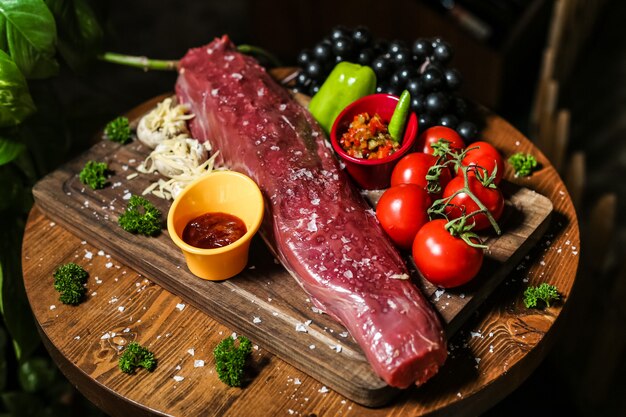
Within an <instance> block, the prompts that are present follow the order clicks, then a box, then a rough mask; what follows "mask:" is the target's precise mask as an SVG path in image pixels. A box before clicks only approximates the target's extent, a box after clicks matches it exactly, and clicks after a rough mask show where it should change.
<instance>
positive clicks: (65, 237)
mask: <svg viewBox="0 0 626 417" xmlns="http://www.w3.org/2000/svg"><path fill="white" fill-rule="evenodd" d="M131 113H132V112H131ZM483 136H484V137H485V138H486V139H487V140H489V141H490V142H492V143H493V144H495V145H496V146H497V147H498V148H499V149H500V150H501V152H502V153H503V155H504V156H505V157H508V156H510V155H511V154H513V153H515V152H520V151H521V152H530V153H532V154H533V155H535V156H536V157H537V159H538V160H539V162H540V164H541V166H540V169H539V170H537V171H536V172H535V173H533V175H532V176H531V177H528V178H514V177H513V175H512V172H511V169H510V167H509V166H508V164H507V168H506V172H505V178H506V179H508V180H509V181H510V182H513V183H517V184H519V185H522V186H525V187H528V188H530V189H533V190H535V191H537V192H538V193H541V194H543V195H545V196H547V197H548V198H549V199H550V200H551V201H552V203H553V205H554V212H553V215H552V220H551V224H550V227H549V229H548V231H547V232H546V234H545V235H544V237H543V238H542V240H541V241H540V242H539V244H538V245H536V246H535V247H534V248H533V249H532V250H531V251H530V253H529V254H528V255H527V256H526V257H525V260H524V261H523V262H522V263H521V264H520V265H519V266H518V267H517V268H516V269H515V271H514V272H513V273H511V274H510V276H509V277H508V278H507V279H506V280H505V282H503V283H502V284H501V285H500V286H499V287H498V288H497V289H496V291H495V292H494V293H493V294H492V295H491V296H490V297H489V298H488V299H487V301H486V302H485V303H483V305H482V306H481V307H480V308H479V309H478V311H477V313H476V314H475V315H474V316H473V317H472V318H471V319H470V320H469V321H468V322H467V323H466V324H465V325H464V326H463V328H462V330H461V331H460V332H458V333H457V334H456V335H455V336H454V337H453V338H452V339H451V340H450V342H449V351H450V355H449V358H448V360H447V362H446V364H445V365H444V367H443V368H442V369H441V370H440V372H439V374H438V375H437V376H436V377H434V378H433V379H432V380H431V381H429V382H428V383H427V384H426V385H424V386H423V387H421V388H411V389H407V390H405V391H403V392H402V393H401V394H400V395H399V396H398V397H397V398H396V399H395V400H393V401H392V402H391V403H390V404H389V405H387V406H384V407H381V408H376V409H372V408H366V407H363V406H360V405H358V404H356V403H353V402H352V401H350V400H348V399H346V398H344V397H342V396H341V395H339V394H337V393H335V392H333V391H332V390H329V389H328V388H326V387H325V386H323V385H322V384H321V383H319V382H318V381H316V380H314V379H313V378H311V377H309V376H308V375H306V374H305V373H303V372H301V371H299V370H298V369H295V368H294V367H292V366H290V365H289V364H287V363H286V362H283V361H282V360H281V359H279V358H278V357H276V356H274V355H272V354H271V353H269V352H267V351H266V350H264V349H263V346H255V349H254V350H253V355H252V361H251V362H252V365H251V369H252V372H253V374H254V375H253V378H252V379H251V381H250V383H249V384H248V385H247V386H246V387H245V388H243V389H239V388H229V387H228V386H226V385H224V384H223V383H221V382H220V381H219V379H218V378H217V375H216V373H215V370H214V362H213V355H212V349H213V347H214V346H215V345H216V344H217V343H219V341H220V340H222V339H223V338H224V337H226V336H228V335H230V334H231V333H232V332H233V331H232V330H231V329H229V328H227V327H225V326H223V325H221V324H220V323H219V322H217V321H216V320H215V319H213V318H211V317H209V316H207V315H206V314H204V313H202V312H200V311H199V310H196V309H195V308H193V307H192V306H190V305H186V304H185V302H184V301H183V300H181V299H180V298H179V297H177V296H175V295H173V294H172V293H170V292H168V291H166V290H164V289H163V288H161V287H159V286H158V285H156V284H154V283H152V282H151V281H150V277H149V276H145V277H144V276H141V275H139V274H138V273H137V272H135V271H133V270H132V269H130V268H129V267H127V266H125V265H124V264H122V263H120V262H119V261H117V260H116V259H114V258H113V257H111V256H109V255H108V254H107V253H105V252H104V251H102V250H101V249H100V248H99V247H97V246H93V245H91V244H90V243H89V242H86V241H84V240H83V239H82V238H81V237H80V236H76V235H73V234H71V233H70V232H68V231H67V230H66V229H64V228H63V227H61V226H60V225H58V224H56V223H55V222H54V221H53V220H51V219H49V218H47V217H46V216H44V215H43V213H42V212H41V210H40V209H39V208H38V207H37V206H35V207H34V208H33V209H32V211H31V213H30V216H29V219H28V223H27V226H26V231H25V235H24V244H23V252H22V256H23V272H24V281H25V287H26V292H27V295H28V298H29V301H30V305H31V307H32V310H33V313H34V316H35V318H36V321H37V323H38V325H39V329H40V333H41V336H42V339H43V341H44V344H45V346H46V347H47V349H48V351H49V352H50V354H51V355H52V357H53V359H54V360H55V362H56V363H57V365H58V366H59V368H60V369H61V371H62V372H63V373H64V374H65V375H66V376H67V378H68V379H69V380H70V381H71V382H72V383H73V384H74V385H75V386H76V387H77V388H78V389H79V390H80V391H81V392H82V393H83V394H84V395H85V396H86V397H87V398H88V399H90V400H91V401H92V402H93V403H94V404H96V405H97V406H98V407H99V408H101V409H102V410H104V411H105V412H107V413H108V414H110V415H113V416H128V415H133V416H135V415H174V416H195V415H203V416H225V417H226V416H233V417H234V416H248V415H253V416H281V415H285V416H290V415H294V416H309V417H313V416H319V417H321V416H329V417H331V416H332V417H335V416H359V417H368V416H388V417H391V416H405V415H410V416H420V415H450V416H463V415H476V414H479V413H481V412H483V411H485V410H487V409H488V408H490V407H491V406H493V405H494V404H496V403H497V402H498V401H500V400H501V399H502V398H504V397H505V396H506V395H508V394H509V393H511V392H512V391H513V390H515V389H516V388H517V387H518V386H519V385H520V384H521V383H522V382H523V381H524V379H526V378H527V377H528V376H529V375H530V374H531V373H532V372H533V371H534V369H535V368H536V367H537V365H538V364H539V363H540V362H541V360H542V359H543V358H544V357H545V355H546V353H547V352H548V350H549V349H550V347H551V346H552V345H553V342H554V340H555V336H556V335H557V333H558V329H559V328H560V327H562V326H561V323H562V322H563V319H562V317H561V316H562V315H563V312H564V310H566V307H567V306H568V297H569V295H570V293H571V291H572V287H573V285H574V281H575V277H576V272H577V268H578V260H579V246H580V241H579V231H578V223H577V219H576V213H575V211H574V207H573V205H572V202H571V200H570V197H569V195H568V193H567V190H566V188H565V186H564V185H563V182H562V181H561V179H560V177H559V176H558V174H557V173H556V171H555V170H554V168H553V167H552V165H551V164H550V162H549V161H548V160H546V158H545V157H544V156H543V155H542V154H541V152H540V151H539V150H538V149H536V148H535V147H534V146H533V145H532V144H531V143H530V142H529V141H528V140H527V139H526V138H524V137H523V135H522V134H521V133H519V132H518V131H517V130H515V129H514V128H513V127H512V126H510V125H509V124H508V123H507V122H505V121H504V120H502V119H501V118H499V117H497V116H494V115H490V116H488V117H487V126H486V129H485V130H484V132H483ZM63 197H64V196H63V194H62V193H61V195H59V198H60V199H62V198H63ZM72 261H73V262H77V263H79V264H81V265H83V266H84V267H85V268H86V269H88V271H89V272H90V279H89V282H88V293H87V294H88V295H87V298H88V300H87V302H84V303H83V304H81V305H79V306H76V307H73V306H67V305H63V304H61V303H60V302H59V301H58V293H57V292H56V291H55V290H54V289H53V285H52V283H53V276H52V274H53V272H54V270H55V269H56V268H57V267H58V266H59V265H60V264H64V263H67V262H72ZM542 282H549V283H551V284H554V285H556V286H557V287H558V289H559V291H560V293H561V294H562V296H563V297H564V300H563V302H560V303H557V304H556V305H554V306H552V307H550V308H547V309H545V310H540V309H527V308H525V306H524V304H523V301H522V300H523V292H524V289H525V288H526V287H527V286H528V285H538V284H540V283H542ZM132 340H138V341H140V342H141V343H142V344H143V345H145V346H147V347H149V348H150V349H151V350H153V351H154V353H155V355H156V357H157V358H158V367H157V368H156V370H155V371H154V372H152V373H148V372H146V371H144V370H140V371H139V372H138V373H137V374H135V375H127V374H123V373H122V372H120V370H119V369H118V367H117V359H118V355H119V354H120V350H121V348H122V347H123V346H124V345H125V344H127V343H128V342H129V341H132ZM163 341H166V342H167V343H162V342H163Z"/></svg>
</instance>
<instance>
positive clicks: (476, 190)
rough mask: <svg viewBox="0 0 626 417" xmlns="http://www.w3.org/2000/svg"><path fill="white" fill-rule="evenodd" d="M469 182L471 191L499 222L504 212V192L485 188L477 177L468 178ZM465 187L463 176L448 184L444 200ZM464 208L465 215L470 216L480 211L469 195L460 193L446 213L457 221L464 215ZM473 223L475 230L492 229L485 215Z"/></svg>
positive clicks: (478, 215) (476, 217)
mask: <svg viewBox="0 0 626 417" xmlns="http://www.w3.org/2000/svg"><path fill="white" fill-rule="evenodd" d="M467 180H468V181H467V182H468V184H469V189H470V191H471V192H472V193H473V194H474V195H475V196H476V197H477V198H478V199H479V200H480V201H481V203H483V204H484V205H485V207H486V208H487V210H489V212H491V215H492V216H493V218H494V219H495V220H496V221H498V219H500V217H501V216H502V212H503V211H504V197H503V196H502V192H500V190H499V189H497V188H489V187H485V186H484V185H483V184H482V183H481V182H480V181H479V180H478V179H477V178H476V177H474V176H468V178H467ZM463 186H464V181H463V176H462V175H461V176H457V177H454V178H453V179H452V181H450V183H448V186H447V187H446V189H445V190H443V198H448V197H450V196H451V195H452V194H454V193H455V192H457V191H458V190H460V189H462V188H463ZM463 208H465V214H466V215H467V214H470V213H473V212H475V211H478V210H480V208H479V207H478V204H476V202H474V200H472V198H471V197H470V196H469V194H467V193H465V192H460V193H459V194H457V195H456V196H455V197H454V198H452V200H450V205H449V206H447V207H446V209H445V212H446V215H447V216H448V218H449V219H457V218H459V217H461V216H462V215H463ZM469 221H471V222H474V224H475V226H474V230H483V229H487V228H489V227H491V223H490V222H489V219H488V218H487V216H486V215H485V214H484V213H481V214H477V215H475V216H472V217H471V218H470V220H469Z"/></svg>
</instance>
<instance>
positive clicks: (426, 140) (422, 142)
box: [415, 126, 465, 155]
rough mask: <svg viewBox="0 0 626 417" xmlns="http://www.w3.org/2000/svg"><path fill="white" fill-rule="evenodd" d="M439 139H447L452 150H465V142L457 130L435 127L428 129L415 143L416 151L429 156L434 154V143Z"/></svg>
mask: <svg viewBox="0 0 626 417" xmlns="http://www.w3.org/2000/svg"><path fill="white" fill-rule="evenodd" d="M439 139H445V140H447V141H448V142H450V148H452V149H456V150H461V149H463V148H465V142H463V139H462V138H461V136H460V135H459V134H458V133H456V130H454V129H450V128H449V127H446V126H433V127H430V128H428V129H426V130H425V131H424V132H423V133H422V134H421V135H420V137H419V138H418V139H417V142H416V143H415V149H416V150H418V151H422V152H424V153H427V154H431V155H432V154H433V152H434V149H433V148H432V144H433V143H437V142H438V141H439Z"/></svg>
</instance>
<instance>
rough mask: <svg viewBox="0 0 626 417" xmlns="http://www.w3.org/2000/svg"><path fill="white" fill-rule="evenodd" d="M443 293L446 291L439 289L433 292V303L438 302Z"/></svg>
mask: <svg viewBox="0 0 626 417" xmlns="http://www.w3.org/2000/svg"><path fill="white" fill-rule="evenodd" d="M444 292H446V290H444V289H439V290H437V291H435V301H439V298H440V297H441V296H442V295H443V293H444Z"/></svg>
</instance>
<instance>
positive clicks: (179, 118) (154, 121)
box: [137, 98, 194, 148]
mask: <svg viewBox="0 0 626 417" xmlns="http://www.w3.org/2000/svg"><path fill="white" fill-rule="evenodd" d="M192 117H194V115H193V114H189V108H188V107H187V106H185V105H182V104H176V103H175V102H174V101H173V100H172V99H171V98H166V99H165V100H163V101H162V102H160V103H159V104H157V106H156V108H155V109H154V110H152V111H151V112H150V113H148V114H146V115H145V116H144V117H142V118H141V120H140V121H139V125H138V126H137V138H138V139H139V140H140V141H141V142H142V143H144V144H145V145H147V146H149V147H150V148H155V147H156V146H157V145H158V144H159V143H161V142H163V141H164V140H167V139H172V138H175V137H178V136H183V137H189V129H188V128H187V120H189V119H191V118H192Z"/></svg>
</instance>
